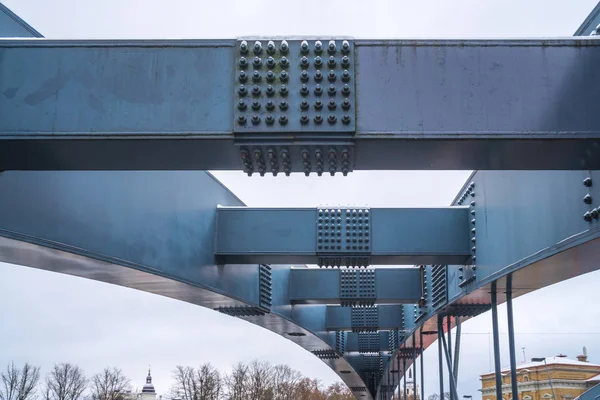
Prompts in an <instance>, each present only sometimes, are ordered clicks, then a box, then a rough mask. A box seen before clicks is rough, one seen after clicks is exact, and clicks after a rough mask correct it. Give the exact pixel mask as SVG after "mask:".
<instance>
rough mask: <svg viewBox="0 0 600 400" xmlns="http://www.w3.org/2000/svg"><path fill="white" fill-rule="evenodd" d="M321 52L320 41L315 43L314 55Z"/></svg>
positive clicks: (321, 45)
mask: <svg viewBox="0 0 600 400" xmlns="http://www.w3.org/2000/svg"><path fill="white" fill-rule="evenodd" d="M322 51H323V43H321V41H320V40H317V41H316V42H315V53H317V54H319V53H320V52H322Z"/></svg>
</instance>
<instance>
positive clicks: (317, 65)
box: [315, 56, 323, 68]
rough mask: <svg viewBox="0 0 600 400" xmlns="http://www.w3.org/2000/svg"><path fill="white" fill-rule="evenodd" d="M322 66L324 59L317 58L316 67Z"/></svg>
mask: <svg viewBox="0 0 600 400" xmlns="http://www.w3.org/2000/svg"><path fill="white" fill-rule="evenodd" d="M321 65H323V59H322V58H321V57H319V56H316V57H315V67H317V68H319V67H320V66H321Z"/></svg>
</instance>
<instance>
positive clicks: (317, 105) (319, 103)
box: [315, 100, 323, 111]
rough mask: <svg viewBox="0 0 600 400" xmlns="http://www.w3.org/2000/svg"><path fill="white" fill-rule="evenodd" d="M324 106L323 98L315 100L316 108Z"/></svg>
mask: <svg viewBox="0 0 600 400" xmlns="http://www.w3.org/2000/svg"><path fill="white" fill-rule="evenodd" d="M322 108H323V102H322V101H321V100H317V101H315V110H317V111H318V110H320V109H322Z"/></svg>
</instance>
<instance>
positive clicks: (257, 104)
mask: <svg viewBox="0 0 600 400" xmlns="http://www.w3.org/2000/svg"><path fill="white" fill-rule="evenodd" d="M252 109H253V110H254V111H258V110H260V101H256V100H255V101H253V102H252Z"/></svg>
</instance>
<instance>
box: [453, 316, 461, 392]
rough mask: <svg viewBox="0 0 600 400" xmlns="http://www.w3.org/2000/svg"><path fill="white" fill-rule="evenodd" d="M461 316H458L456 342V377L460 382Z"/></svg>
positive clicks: (456, 319)
mask: <svg viewBox="0 0 600 400" xmlns="http://www.w3.org/2000/svg"><path fill="white" fill-rule="evenodd" d="M460 318H461V317H456V318H455V321H456V341H455V344H454V346H455V347H454V369H453V370H454V379H455V380H456V382H457V383H458V362H459V359H460V334H461V331H462V323H461V320H460Z"/></svg>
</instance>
